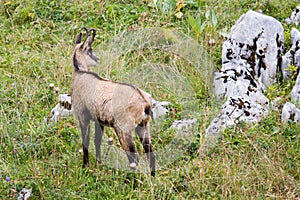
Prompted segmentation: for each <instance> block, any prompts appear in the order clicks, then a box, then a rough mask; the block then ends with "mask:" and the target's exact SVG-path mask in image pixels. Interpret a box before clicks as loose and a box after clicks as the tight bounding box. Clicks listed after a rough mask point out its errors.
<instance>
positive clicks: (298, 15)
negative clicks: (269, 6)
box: [285, 5, 300, 26]
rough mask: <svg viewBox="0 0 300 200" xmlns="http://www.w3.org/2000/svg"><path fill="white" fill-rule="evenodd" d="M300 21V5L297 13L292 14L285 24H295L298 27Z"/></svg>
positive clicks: (296, 10)
mask: <svg viewBox="0 0 300 200" xmlns="http://www.w3.org/2000/svg"><path fill="white" fill-rule="evenodd" d="M299 21H300V5H299V6H297V7H296V9H295V11H293V12H292V14H291V16H290V17H288V18H287V19H286V20H285V22H286V23H287V24H295V25H296V26H297V25H298V23H299Z"/></svg>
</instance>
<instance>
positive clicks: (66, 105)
mask: <svg viewBox="0 0 300 200" xmlns="http://www.w3.org/2000/svg"><path fill="white" fill-rule="evenodd" d="M57 101H58V103H57V104H56V106H55V107H54V108H53V109H52V110H51V112H50V116H49V118H48V120H50V121H54V122H57V121H58V120H59V119H60V118H61V117H69V116H71V115H73V109H72V102H71V95H69V94H60V95H58V98H57Z"/></svg>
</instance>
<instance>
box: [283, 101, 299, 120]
mask: <svg viewBox="0 0 300 200" xmlns="http://www.w3.org/2000/svg"><path fill="white" fill-rule="evenodd" d="M289 120H290V121H292V122H296V123H299V122H300V109H298V108H297V107H296V106H295V105H294V104H292V103H290V102H287V103H286V104H284V106H283V109H282V115H281V121H282V122H288V121H289Z"/></svg>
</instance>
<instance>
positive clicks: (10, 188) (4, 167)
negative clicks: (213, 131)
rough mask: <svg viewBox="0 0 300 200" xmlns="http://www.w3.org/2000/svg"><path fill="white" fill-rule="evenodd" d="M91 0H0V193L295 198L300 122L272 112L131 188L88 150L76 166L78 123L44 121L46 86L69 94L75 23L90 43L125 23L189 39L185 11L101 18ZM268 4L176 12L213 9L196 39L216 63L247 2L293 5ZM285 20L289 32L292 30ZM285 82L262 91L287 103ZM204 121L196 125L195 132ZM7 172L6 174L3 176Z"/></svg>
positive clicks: (123, 9)
mask: <svg viewBox="0 0 300 200" xmlns="http://www.w3.org/2000/svg"><path fill="white" fill-rule="evenodd" d="M99 2H100V1H88V2H82V1H72V2H70V3H68V2H66V1H46V0H42V1H26V0H25V1H22V3H19V2H18V1H2V2H1V7H0V8H1V15H0V21H1V24H0V26H1V27H0V28H1V38H0V40H1V41H0V45H1V48H0V63H1V64H0V80H1V83H0V84H1V94H0V101H1V102H0V144H1V148H0V198H1V199H14V198H16V195H17V192H18V191H19V190H20V189H22V187H26V188H32V189H33V194H32V197H31V199H41V198H45V199H68V198H69V199H85V198H86V199H99V198H106V199H112V198H114V199H120V198H147V199H154V198H156V199H158V198H165V199H185V198H205V199H207V198H227V199H232V198H234V199H240V198H247V199H248V198H266V197H267V198H274V197H278V198H282V199H285V198H292V199H293V198H297V197H298V198H299V195H300V191H299V187H300V185H299V178H300V177H299V174H300V171H299V168H300V166H299V165H300V164H299V160H300V158H299V155H300V152H299V149H300V147H299V129H300V127H299V125H296V124H293V123H288V124H282V123H280V113H276V112H273V113H271V114H270V115H269V116H268V118H267V119H264V120H263V121H262V122H260V123H258V124H254V125H245V124H240V125H238V126H236V127H233V128H231V129H227V130H226V131H225V133H224V134H223V136H222V139H221V140H220V143H219V144H218V146H217V147H216V148H215V149H214V150H212V151H211V152H210V153H209V154H208V155H207V156H205V157H202V158H198V157H197V156H196V154H197V148H199V145H200V144H199V143H200V141H199V140H196V141H195V143H194V145H193V147H192V148H191V151H190V152H188V153H186V154H185V156H184V157H183V158H182V159H180V160H178V161H177V162H176V163H173V164H171V165H170V166H168V168H166V169H165V170H163V171H159V172H158V173H157V176H156V177H155V178H150V177H148V176H146V175H138V179H139V183H138V187H137V188H135V189H134V188H133V185H131V184H128V185H125V184H124V183H123V181H124V178H125V176H126V174H125V173H123V172H119V171H116V170H113V169H108V168H106V167H97V166H96V164H95V160H94V158H93V157H92V158H91V159H92V166H91V167H90V168H89V169H87V170H82V169H81V162H82V160H81V157H82V155H81V153H80V152H79V149H80V135H79V130H78V125H77V122H76V120H74V119H73V118H70V119H66V120H63V121H61V122H59V123H58V124H56V125H51V126H45V125H44V124H42V121H43V119H44V117H45V116H47V115H48V113H49V111H50V110H51V108H52V107H53V106H54V105H55V104H56V98H57V95H56V94H55V93H54V92H53V91H52V90H51V89H50V88H49V87H48V85H49V84H50V83H54V84H55V86H58V87H59V88H60V90H61V92H67V93H68V92H70V82H71V76H70V74H71V73H70V72H71V59H70V57H71V53H72V46H73V42H74V38H75V35H76V33H77V32H78V29H79V28H80V27H82V26H83V25H84V26H87V27H95V28H97V29H98V30H99V31H100V36H98V37H97V42H98V43H100V42H102V41H105V40H107V39H109V38H111V37H112V36H114V35H117V34H118V33H119V32H121V31H123V30H127V29H128V28H129V27H130V26H131V25H134V26H135V27H136V28H138V27H156V26H163V27H167V28H175V29H178V30H180V31H182V32H183V33H185V34H187V35H188V36H190V37H194V38H195V37H196V36H195V32H193V30H191V29H190V27H189V25H188V23H187V19H186V18H184V19H181V20H178V19H176V17H174V13H173V12H172V11H170V12H168V13H165V14H164V13H163V12H162V11H161V9H160V7H159V6H158V8H157V9H156V8H150V7H148V6H147V5H146V4H142V3H135V4H134V5H133V4H132V5H129V4H124V3H122V1H107V2H106V4H104V7H103V10H102V15H101V14H100V13H101V12H100V11H101V9H100V7H101V6H100V3H99ZM127 2H129V1H127ZM132 2H136V1H132ZM138 2H141V1H138ZM195 2H196V1H195ZM271 2H272V3H270V4H267V1H260V4H258V3H256V1H244V0H243V1H215V2H212V3H207V2H206V3H205V1H200V0H199V1H198V3H197V4H189V5H188V6H187V7H185V8H183V10H182V11H183V13H184V14H187V13H188V12H189V13H190V14H191V15H192V16H194V17H196V16H197V15H199V16H200V17H201V18H202V20H205V17H204V13H205V11H206V10H208V9H212V10H214V11H215V13H216V16H217V19H218V23H217V25H216V26H214V27H206V28H205V29H204V30H203V32H201V34H200V37H199V43H201V44H203V46H205V48H206V49H207V51H208V52H210V53H211V55H212V58H213V60H214V61H215V63H216V64H217V65H218V67H220V59H221V55H220V54H221V45H222V41H224V38H222V37H221V36H220V35H219V34H218V33H217V31H219V30H223V29H224V30H229V29H230V27H231V26H232V25H233V24H234V22H235V21H236V20H237V19H238V18H239V16H240V15H241V14H242V13H244V12H246V11H247V10H248V9H253V10H257V9H261V10H263V11H264V12H265V13H266V14H268V15H271V16H274V17H276V18H277V19H278V20H280V21H282V22H283V21H284V19H285V18H286V17H287V16H289V14H290V13H291V10H292V9H294V7H295V5H296V3H297V1H293V0H288V1H279V0H278V1H271ZM143 12H147V13H149V14H148V15H149V18H151V19H152V20H153V21H147V20H142V21H139V20H138V17H139V16H141V13H143ZM284 27H285V30H286V32H287V33H288V32H289V30H290V29H291V27H289V26H287V25H284ZM208 34H210V35H212V37H214V38H215V40H216V45H215V46H212V47H211V46H208V45H207V42H206V41H207V38H208V36H207V35H208ZM285 35H286V36H287V37H289V36H288V34H285ZM287 40H288V39H287ZM286 45H287V46H288V41H287V44H286ZM191 78H197V77H191ZM291 84H292V81H290V82H287V83H283V84H276V85H274V86H272V87H271V89H270V90H269V91H268V95H269V96H270V97H271V98H274V97H275V96H282V97H284V99H286V100H288V98H289V97H287V95H286V94H288V93H289V91H290V89H291ZM274 93H276V95H274ZM207 110H208V111H209V110H210V108H208V109H207ZM205 125H207V124H204V125H201V124H199V130H200V131H199V132H200V135H202V134H203V133H204V130H205ZM154 139H155V138H154ZM157 148H159V146H157ZM6 177H10V179H11V180H10V181H6V180H5V178H6Z"/></svg>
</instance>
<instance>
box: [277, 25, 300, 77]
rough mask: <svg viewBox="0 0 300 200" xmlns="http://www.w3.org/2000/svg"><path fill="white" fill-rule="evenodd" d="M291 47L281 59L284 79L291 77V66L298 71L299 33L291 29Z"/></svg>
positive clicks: (299, 59)
mask: <svg viewBox="0 0 300 200" xmlns="http://www.w3.org/2000/svg"><path fill="white" fill-rule="evenodd" d="M291 38H292V46H291V48H290V50H289V51H288V52H287V53H286V54H285V55H284V56H283V57H282V65H281V71H282V75H283V78H284V79H288V78H290V76H291V73H290V70H288V69H289V68H290V67H291V65H294V66H296V67H297V68H298V71H299V69H300V31H298V30H297V29H296V28H293V29H292V31H291Z"/></svg>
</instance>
